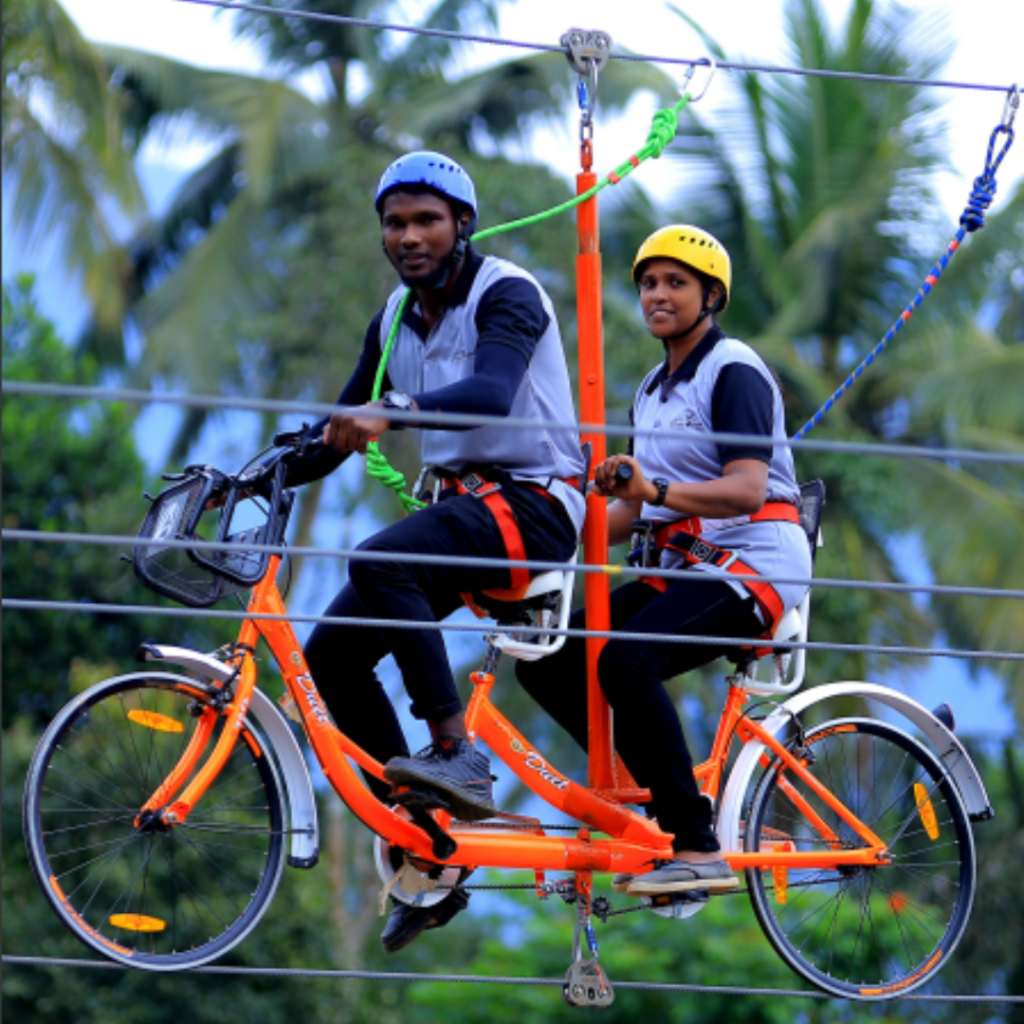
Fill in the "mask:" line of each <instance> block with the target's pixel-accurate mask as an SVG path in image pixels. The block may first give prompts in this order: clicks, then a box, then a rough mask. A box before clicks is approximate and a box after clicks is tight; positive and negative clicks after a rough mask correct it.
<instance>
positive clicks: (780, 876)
mask: <svg viewBox="0 0 1024 1024" xmlns="http://www.w3.org/2000/svg"><path fill="white" fill-rule="evenodd" d="M772 884H773V885H774V886H775V902H776V903H785V902H786V901H787V899H788V898H789V872H788V871H787V870H786V868H785V867H784V866H781V865H777V866H775V867H773V868H772Z"/></svg>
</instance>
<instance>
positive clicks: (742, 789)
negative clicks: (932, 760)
mask: <svg viewBox="0 0 1024 1024" xmlns="http://www.w3.org/2000/svg"><path fill="white" fill-rule="evenodd" d="M834 697H863V698H865V699H867V700H875V701H878V702H879V703H881V704H885V705H886V706H887V707H890V708H892V709H893V710H894V711H896V712H898V713H899V714H900V715H902V716H903V717H904V718H907V719H909V720H910V721H911V722H912V723H913V724H914V725H915V726H916V727H917V729H918V730H919V731H920V732H921V734H922V735H923V736H924V738H925V739H926V740H927V741H928V742H929V743H930V744H931V745H932V747H934V749H935V751H936V753H937V754H938V757H939V760H940V761H941V762H942V766H943V768H945V769H946V771H948V772H949V774H950V776H951V778H952V779H953V783H954V785H955V786H956V788H957V790H958V791H959V792H960V796H961V797H962V798H963V801H964V806H965V807H966V808H967V813H968V814H969V815H970V818H971V821H988V820H989V819H990V818H991V817H993V815H994V813H995V812H994V811H993V810H992V805H991V803H989V799H988V793H987V792H986V790H985V784H984V783H983V782H982V780H981V774H980V773H979V772H978V769H977V767H976V766H975V764H974V762H973V761H972V760H971V756H970V754H968V753H967V751H966V750H965V749H964V746H963V744H962V743H961V742H960V741H959V740H958V739H957V738H956V736H954V735H953V733H952V732H951V731H950V730H949V729H948V728H947V727H946V726H945V725H944V724H943V723H942V722H940V721H939V719H938V718H936V717H935V715H933V714H932V713H931V712H930V711H929V710H928V709H927V708H925V707H924V706H923V705H921V704H918V702H917V701H916V700H913V699H912V698H911V697H908V696H906V695H905V694H902V693H900V692H898V691H897V690H892V689H890V688H889V687H887V686H880V685H878V684H877V683H861V682H843V683H826V684H825V685H824V686H815V687H813V688H811V689H809V690H804V691H803V692H802V693H799V694H797V695H796V696H795V697H791V698H790V699H789V700H787V701H786V702H785V703H784V704H782V705H780V706H779V707H778V708H777V709H776V710H775V711H773V712H772V714H771V715H769V716H768V717H767V718H766V719H765V720H764V721H762V722H761V725H762V726H763V727H764V729H765V730H766V731H767V732H768V733H770V734H771V735H772V736H775V735H777V734H778V733H779V732H780V731H781V730H782V729H783V728H784V727H785V726H786V725H787V724H789V723H790V722H791V721H792V719H793V716H794V715H799V714H800V713H801V712H803V711H806V710H807V708H809V707H811V706H812V705H814V704H820V703H821V702H822V701H825V700H831V699H832V698H834ZM764 754H765V745H764V744H763V743H759V742H757V741H753V740H752V741H751V742H750V743H747V744H746V745H745V746H744V747H743V749H742V751H740V755H739V757H737V758H736V763H735V765H734V766H733V769H732V772H731V773H730V775H729V781H728V783H727V784H726V787H725V793H724V794H723V795H722V801H721V804H720V806H719V810H718V827H717V831H718V841H719V843H721V846H722V849H723V850H726V851H739V850H741V849H742V843H741V840H740V820H741V818H742V815H743V810H744V802H745V800H746V797H747V794H748V793H749V792H750V784H751V782H752V781H753V776H754V772H755V771H756V770H757V769H758V767H759V765H760V761H761V757H762V756H764Z"/></svg>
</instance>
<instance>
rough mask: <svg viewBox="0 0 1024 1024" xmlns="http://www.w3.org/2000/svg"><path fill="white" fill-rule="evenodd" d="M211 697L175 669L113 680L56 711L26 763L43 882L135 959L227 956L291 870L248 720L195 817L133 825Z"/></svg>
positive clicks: (260, 749) (121, 953)
mask: <svg viewBox="0 0 1024 1024" xmlns="http://www.w3.org/2000/svg"><path fill="white" fill-rule="evenodd" d="M208 700H209V696H208V694H206V693H204V691H203V690H202V689H201V688H200V687H199V686H198V684H196V683H195V682H194V681H193V680H190V679H186V678H183V677H179V676H172V675H163V674H146V673H140V674H135V675H129V676H121V677H119V678H116V679H109V680H106V681H105V682H102V683H99V684H97V685H96V686H94V687H92V688H91V689H89V690H88V691H86V692H85V693H83V694H82V695H81V696H80V697H77V698H76V699H75V700H73V701H72V702H71V703H70V704H68V705H67V707H65V708H64V709H63V710H62V711H61V712H60V714H59V715H58V716H57V718H56V719H55V720H54V721H53V723H52V724H51V725H50V727H49V728H48V729H47V730H46V732H45V734H44V735H43V737H42V739H41V740H40V742H39V746H38V748H37V749H36V753H35V756H34V758H33V760H32V764H31V766H30V768H29V773H28V781H27V783H26V787H25V805H24V826H25V839H26V842H27V845H28V851H29V860H30V862H31V864H32V868H33V870H34V871H35V874H36V877H37V878H38V880H39V883H40V885H41V886H42V888H43V891H44V892H45V894H46V896H47V898H48V899H49V901H50V904H51V905H52V906H53V908H54V910H56V912H57V914H58V916H59V917H60V918H61V919H62V920H63V921H64V923H65V924H66V925H67V926H68V928H70V929H71V931H72V932H74V933H75V934H76V935H77V936H78V937H79V938H80V939H81V940H82V941H83V942H84V943H86V945H88V946H90V947H91V948H92V949H94V950H96V951H97V952H99V953H102V954H103V955H104V956H107V957H110V958H111V959H113V960H117V961H119V962H120V963H123V964H127V965H128V966H131V967H139V968H142V969H145V970H152V971H176V970H183V969H185V968H190V967H198V966H199V965H200V964H204V963H207V962H209V961H210V960H213V959H214V958H216V957H218V956H220V955H222V954H223V953H225V952H227V950H229V949H231V948H232V947H233V946H235V945H236V944H237V943H238V942H240V941H241V940H242V939H243V938H244V937H245V936H246V935H247V934H248V933H249V932H250V931H251V930H252V928H253V927H254V926H255V925H256V923H257V922H258V921H259V919H260V917H261V916H262V915H263V913H264V911H265V910H266V908H267V906H268V905H269V903H270V900H271V898H272V897H273V895H274V891H275V890H276V888H277V884H278V881H279V880H280V877H281V869H282V866H283V863H284V861H283V856H282V852H283V848H284V841H283V828H282V821H283V817H284V813H283V806H282V796H281V789H280V785H279V783H278V778H277V772H276V769H275V768H274V765H273V762H272V760H271V759H270V757H269V756H268V753H267V750H266V747H265V744H264V743H262V742H261V740H260V738H259V737H257V736H256V735H255V734H254V733H253V731H252V729H251V727H249V726H245V727H243V729H242V731H241V736H240V740H239V742H238V743H237V744H236V745H235V748H234V751H233V752H232V754H231V756H230V758H229V759H228V761H227V763H226V764H225V766H224V768H223V769H222V770H221V772H220V774H219V775H218V776H217V778H216V779H215V780H214V782H213V784H212V785H211V786H210V788H209V790H208V791H207V792H206V794H205V795H204V797H203V798H202V800H200V801H199V803H198V804H197V805H196V807H195V808H194V810H193V811H192V814H191V815H189V817H188V819H187V821H186V822H184V823H183V824H182V825H177V826H174V827H173V828H170V827H166V826H163V825H160V824H159V823H152V824H149V825H145V824H142V825H140V824H137V818H138V815H139V811H140V809H141V808H142V805H143V804H144V803H145V802H146V801H147V800H148V799H149V798H150V797H151V796H152V795H153V793H154V791H155V790H156V789H157V787H158V786H159V785H160V783H161V782H162V781H163V779H164V778H165V777H166V775H167V773H168V772H169V771H170V770H171V768H173V767H174V765H176V764H177V763H178V759H179V758H180V756H181V754H182V752H183V750H184V749H185V747H186V746H187V745H188V742H189V740H190V739H191V737H192V735H193V733H194V731H195V727H196V723H197V722H198V718H197V717H196V713H197V712H198V710H199V708H200V707H201V706H202V705H203V704H204V703H207V702H208ZM223 722H224V719H223V717H222V718H221V720H220V722H218V724H217V726H216V728H215V730H214V734H213V737H212V739H211V740H210V745H208V748H207V749H208V750H209V749H212V744H213V743H214V742H216V739H217V737H218V736H219V735H220V731H221V730H222V728H223Z"/></svg>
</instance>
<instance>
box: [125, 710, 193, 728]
mask: <svg viewBox="0 0 1024 1024" xmlns="http://www.w3.org/2000/svg"><path fill="white" fill-rule="evenodd" d="M128 719H129V721H131V722H136V723H137V724H138V725H144V726H145V727H146V728H147V729H156V730H157V732H184V731H185V726H183V725H182V724H181V722H179V721H178V720H177V719H176V718H171V717H170V716H168V715H161V714H158V713H157V712H156V711H140V710H138V708H133V709H132V710H131V711H129V712H128Z"/></svg>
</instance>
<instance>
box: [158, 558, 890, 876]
mask: <svg viewBox="0 0 1024 1024" xmlns="http://www.w3.org/2000/svg"><path fill="white" fill-rule="evenodd" d="M279 565H280V559H279V558H278V557H274V558H273V559H271V564H270V568H269V570H268V572H267V575H266V576H265V577H264V579H263V580H262V581H261V582H260V583H259V584H258V585H257V586H256V588H255V589H254V591H253V595H252V599H251V600H250V603H249V609H248V610H249V611H250V612H251V613H254V614H255V613H269V614H277V615H282V616H284V615H285V614H286V611H285V607H284V603H283V601H282V599H281V595H280V593H279V592H278V590H277V586H276V584H275V578H276V575H277V571H278V568H279ZM258 635H262V636H263V637H264V638H265V639H266V641H267V643H268V645H269V646H270V649H271V651H272V652H273V654H274V657H275V658H276V659H277V662H278V664H279V666H280V667H281V671H282V674H283V676H284V681H285V686H286V687H287V689H288V692H289V694H290V695H291V697H292V698H293V700H295V702H296V704H297V705H298V707H299V709H300V712H301V715H302V720H303V725H304V727H305V730H306V733H307V735H308V736H309V740H310V743H311V745H312V747H313V750H314V751H315V753H316V755H317V758H318V760H319V761H320V764H321V766H322V767H323V771H324V774H325V775H326V776H327V778H328V779H329V780H330V782H331V785H332V786H333V787H334V788H335V790H336V791H337V793H338V795H339V796H340V797H341V799H342V800H343V801H344V802H345V803H346V804H347V806H348V807H349V808H350V809H351V810H352V812H353V813H354V814H355V815H356V817H358V818H359V819H360V821H362V822H363V823H364V824H365V825H366V826H367V827H368V828H369V829H371V830H372V831H373V832H376V833H377V834H378V835H381V836H383V837H385V838H386V839H387V840H388V842H390V843H392V844H394V845H396V846H400V847H401V848H403V849H404V850H406V851H408V853H409V854H410V855H411V856H413V857H417V858H420V859H422V860H425V861H430V862H434V861H435V858H434V856H433V849H432V843H431V840H430V838H429V837H428V836H427V834H426V833H425V832H423V831H422V830H421V829H420V828H418V827H417V826H415V825H414V824H413V823H412V822H411V821H409V820H408V819H406V818H404V817H401V816H400V815H399V814H397V813H395V812H394V811H393V810H392V809H391V808H389V807H387V806H386V805H385V804H383V803H381V802H380V801H379V800H378V799H377V798H376V797H375V796H374V795H373V793H372V792H371V791H370V790H369V788H368V787H367V786H366V785H365V784H364V782H363V780H362V779H361V778H360V777H359V775H358V774H357V773H356V771H355V769H354V768H353V766H352V764H351V763H350V761H349V758H351V759H352V760H354V761H355V762H356V763H357V764H359V765H360V766H361V767H363V768H364V769H366V770H367V771H368V772H370V773H371V774H373V775H375V776H377V777H378V778H379V777H382V775H383V767H382V765H381V764H380V763H379V762H378V761H376V760H375V759H374V758H372V757H371V756H370V755H369V754H367V753H366V752H365V751H363V750H362V749H361V748H360V747H359V746H358V745H357V744H355V743H353V742H352V741H351V740H350V739H349V738H348V737H347V736H345V735H344V734H343V733H341V731H340V730H339V729H338V728H337V727H336V726H335V725H334V723H333V722H332V721H331V718H330V714H329V713H328V711H327V708H326V707H325V705H324V703H323V700H322V698H321V697H320V694H319V692H318V691H317V688H316V684H315V683H314V682H313V679H312V676H311V675H310V673H309V669H308V666H307V665H306V660H305V656H304V655H303V653H302V649H301V647H300V646H299V642H298V639H297V638H296V636H295V632H294V630H293V628H292V626H291V623H290V622H288V621H287V620H286V619H284V618H281V619H248V620H246V621H245V622H244V623H243V625H242V629H241V631H240V634H239V643H240V644H245V645H248V648H249V649H247V650H244V653H243V654H242V655H241V658H242V663H241V666H240V676H239V681H238V687H237V690H236V692H235V694H234V698H233V700H232V701H231V703H230V704H229V705H228V707H227V711H226V715H227V721H226V723H225V727H224V729H223V730H222V732H221V736H220V738H219V739H218V741H217V743H216V745H215V746H214V749H213V751H212V752H211V754H210V757H209V759H208V761H207V762H206V763H205V764H204V765H203V766H202V767H201V768H200V769H199V771H198V772H197V773H196V776H195V778H194V779H193V780H192V782H191V783H190V784H189V785H188V786H187V787H186V789H185V790H184V792H183V793H182V794H181V796H180V797H179V798H178V799H177V800H176V801H175V802H174V803H172V804H171V805H170V806H169V807H167V809H166V810H165V812H164V816H165V820H168V823H169V824H176V823H180V822H182V821H184V820H185V818H186V817H187V815H188V813H189V812H190V811H191V809H192V808H193V807H194V806H195V805H196V803H197V802H198V801H199V800H200V799H201V798H202V796H203V794H204V793H205V791H206V789H207V787H208V786H209V784H210V782H211V781H212V780H213V779H214V778H215V777H216V774H217V772H219V771H220V770H221V769H222V768H223V766H224V763H225V762H226V761H227V758H228V757H229V756H230V754H231V751H232V750H233V748H234V744H235V743H237V741H238V737H239V735H240V734H241V733H242V731H243V729H244V714H245V711H246V709H247V707H248V704H249V701H250V699H251V696H252V692H253V689H254V687H255V683H256V666H255V661H254V659H253V655H252V648H254V647H255V644H256V641H257V638H258ZM472 681H473V683H474V693H473V698H472V700H471V701H470V704H469V707H468V709H467V713H466V716H467V726H468V727H469V728H470V730H471V731H472V733H474V734H476V735H479V736H480V737H481V738H483V739H484V740H485V741H486V742H487V744H488V746H489V747H490V748H491V749H492V751H493V752H494V753H495V755H496V756H498V757H499V758H500V759H501V760H502V761H503V762H504V763H505V764H506V765H508V767H509V768H510V769H511V770H512V771H513V772H515V774H516V775H517V776H518V777H519V778H520V779H522V781H523V782H524V783H525V784H526V785H527V786H528V787H529V788H530V789H531V790H532V791H533V792H534V793H536V794H537V795H538V796H539V797H541V798H542V799H543V800H545V801H546V802H547V803H548V804H550V805H551V806H553V807H556V808H559V809H561V810H562V811H564V812H565V813H566V814H568V815H570V816H572V817H574V818H576V819H577V820H579V821H581V822H584V823H585V824H584V827H582V828H581V829H580V831H579V833H578V835H577V836H575V837H572V838H561V837H555V836H546V835H537V834H517V833H510V832H508V831H507V830H502V831H500V832H490V833H489V832H487V830H486V826H483V827H480V826H477V827H476V828H473V829H463V828H461V827H460V826H459V825H457V824H456V825H454V826H451V827H450V833H451V835H452V836H453V837H454V838H455V839H456V841H457V842H458V855H457V863H459V864H462V865H467V866H471V867H499V868H529V869H533V870H537V871H547V870H551V871H626V872H628V871H638V870H642V869H643V868H644V867H645V866H646V865H647V864H649V863H650V861H651V859H652V857H654V856H666V855H668V854H669V852H670V840H671V836H670V835H668V834H667V833H664V832H662V831H661V830H660V829H659V828H658V826H657V825H656V824H655V823H654V822H652V821H651V820H650V819H648V818H645V817H643V816H642V815H639V814H636V813H635V812H633V811H630V810H628V809H627V808H625V807H623V806H622V805H621V804H620V803H619V802H617V801H616V800H615V799H613V798H610V796H609V795H608V794H606V793H602V792H600V791H599V790H595V788H594V787H593V786H591V787H589V788H588V787H586V786H581V785H579V784H578V783H575V782H573V781H572V780H571V779H569V778H568V777H566V776H565V775H563V774H562V773H561V772H559V771H558V770H557V769H556V768H554V767H553V766H552V765H550V764H548V762H547V761H546V760H545V759H544V758H543V757H542V756H541V755H540V754H539V753H538V752H537V751H536V748H535V747H533V745H532V744H531V743H530V741H529V740H528V739H527V738H526V737H525V736H523V735H522V733H520V732H519V731H518V730H517V729H516V728H515V727H514V726H513V725H512V724H511V722H509V721H508V719H506V718H505V717H504V715H502V714H501V712H500V711H499V710H498V709H497V708H496V707H495V706H494V704H492V703H491V700H490V692H491V689H492V688H493V686H494V677H493V676H492V675H488V674H485V673H482V672H480V673H475V674H474V675H473V676H472ZM746 696H747V695H746V694H745V693H744V692H743V691H742V690H741V689H739V688H737V687H733V688H732V689H731V690H730V696H729V700H728V702H727V704H726V708H725V712H724V713H723V716H722V720H721V722H720V725H719V730H718V734H717V735H716V737H715V744H714V749H713V752H712V758H711V759H710V760H708V761H706V762H705V763H704V764H702V765H700V766H699V767H698V768H697V770H696V771H697V775H698V778H700V779H703V780H704V782H705V790H706V791H707V790H708V788H709V787H710V786H713V785H717V784H718V782H719V780H720V779H721V776H722V771H723V769H724V767H725V763H726V759H727V756H728V752H729V748H730V747H731V745H732V739H733V738H734V737H738V738H739V739H740V740H741V741H742V742H747V741H749V740H751V739H756V740H758V741H759V742H761V743H764V744H765V745H766V746H767V747H768V748H769V749H770V750H771V751H772V753H773V754H775V755H777V756H778V757H779V758H781V760H782V761H783V763H784V764H785V766H786V770H787V772H788V773H790V777H791V778H793V777H796V778H799V779H801V780H802V781H803V782H804V783H805V784H806V785H807V786H808V787H809V788H810V789H811V791H812V792H813V793H814V794H815V795H816V796H818V797H819V798H820V799H821V800H823V801H824V802H825V803H826V804H827V805H828V806H829V807H831V808H832V809H833V810H834V811H835V812H836V813H837V814H838V815H839V816H840V817H841V818H842V819H843V820H844V821H846V822H847V823H848V824H849V825H850V826H851V827H852V828H854V829H855V830H856V832H857V833H858V834H859V835H860V836H861V837H862V838H863V839H864V840H865V844H866V845H865V847H863V848H861V849H855V850H849V849H846V850H838V849H830V850H815V851H812V852H797V851H794V850H792V848H791V846H790V844H789V843H785V842H782V843H774V842H773V843H772V844H771V845H770V847H769V848H767V849H765V850H759V851H757V852H753V853H749V852H728V853H726V854H724V856H725V859H726V860H727V861H728V862H729V863H730V864H731V865H732V867H733V868H735V869H740V868H747V867H750V868H770V867H787V868H800V867H804V868H829V867H836V866H838V865H840V864H857V865H867V866H870V865H877V864H878V863H879V862H880V860H881V858H882V857H884V850H885V846H884V844H883V843H882V842H881V840H880V839H879V838H878V837H877V836H876V835H875V834H874V833H873V832H872V831H871V830H870V829H869V828H868V827H867V826H866V825H864V824H863V822H861V821H860V820H859V819H858V818H857V817H856V815H854V814H853V813H852V812H851V811H849V810H848V809H847V808H846V807H845V806H844V805H843V804H842V803H841V802H840V801H839V800H838V799H837V798H836V797H835V796H834V795H833V794H832V793H831V792H830V791H829V790H828V789H827V788H826V787H824V786H823V785H822V784H821V783H820V782H818V780H817V779H815V778H814V777H813V776H812V775H811V774H810V773H809V772H808V771H807V769H806V767H805V766H804V765H802V764H801V763H800V761H799V760H797V759H796V758H795V757H794V756H793V755H792V754H791V753H790V752H789V751H788V750H786V749H785V748H784V747H782V746H781V744H779V743H778V741H777V740H775V738H774V737H772V736H770V735H769V734H768V733H767V732H765V730H764V729H763V728H762V727H761V726H760V725H759V724H758V723H757V722H756V721H752V720H750V719H743V718H742V716H741V710H740V709H741V707H742V704H743V702H744V701H745V700H746ZM211 714H212V713H211ZM212 731H213V723H212V720H211V721H210V724H209V725H207V720H206V717H205V716H204V718H203V720H202V721H201V722H200V724H199V726H198V728H197V730H196V735H194V736H193V738H192V739H191V740H190V741H189V743H188V745H187V747H186V750H185V752H184V753H183V755H182V757H181V759H180V760H179V763H178V764H177V765H175V767H174V768H173V769H172V771H171V773H170V774H169V775H168V777H167V779H165V780H164V782H163V783H162V784H161V786H160V787H159V788H158V789H157V791H156V792H155V793H154V795H153V797H152V798H151V799H150V800H149V801H148V802H147V804H146V807H147V808H154V809H155V808H156V807H159V806H160V805H161V804H162V803H163V802H164V801H165V800H166V799H168V798H169V797H170V795H171V794H172V793H173V792H174V790H175V789H176V788H177V786H178V785H179V784H180V783H181V781H183V780H184V779H187V778H188V777H189V776H190V774H191V772H192V771H193V769H194V768H195V767H196V765H197V764H198V763H199V759H200V758H201V756H202V754H203V752H204V750H205V748H206V746H207V743H208V741H209V738H210V735H211V734H212ZM197 736H198V738H197ZM798 808H799V809H800V810H801V811H803V810H804V809H803V808H802V807H800V806H799V805H798ZM812 810H813V809H812ZM170 815H175V816H176V817H175V818H170V817H169V816H170ZM438 820H439V823H441V824H442V827H447V826H448V819H447V816H444V817H441V816H439V818H438ZM808 820H810V821H811V823H812V824H813V825H814V826H815V827H817V828H819V830H821V827H822V826H824V832H823V834H825V835H826V837H827V836H828V835H831V830H829V829H828V827H827V825H824V822H821V821H820V818H818V816H817V815H813V816H811V815H808ZM591 829H596V830H598V831H600V832H601V833H603V834H604V835H606V836H608V837H610V838H592V837H591V835H590V830H591ZM880 855H881V857H880Z"/></svg>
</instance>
